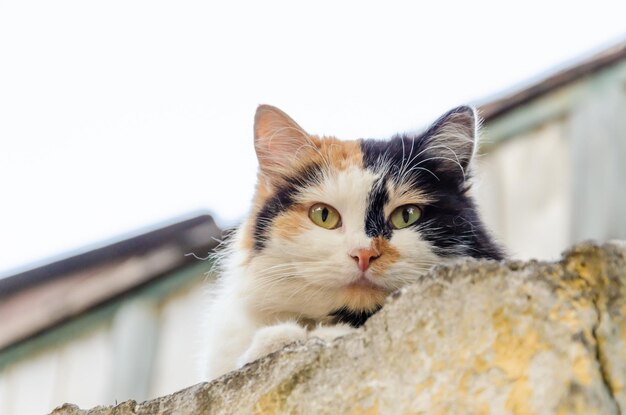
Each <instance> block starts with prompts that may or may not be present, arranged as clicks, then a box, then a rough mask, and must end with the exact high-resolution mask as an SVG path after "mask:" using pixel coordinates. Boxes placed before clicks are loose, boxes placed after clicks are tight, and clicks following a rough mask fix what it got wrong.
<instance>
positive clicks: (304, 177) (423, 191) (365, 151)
mask: <svg viewBox="0 0 626 415" xmlns="http://www.w3.org/2000/svg"><path fill="white" fill-rule="evenodd" d="M477 123H478V121H477V117H476V113H475V111H474V110H473V109H472V108H470V107H465V106H464V107H459V108H455V109H453V110H452V111H449V112H448V113H446V114H445V115H443V116H442V117H441V118H439V119H438V120H437V121H436V122H435V123H434V124H433V125H432V126H430V127H429V128H428V129H427V130H426V131H425V132H424V133H421V134H416V135H397V136H394V137H393V138H391V139H390V140H371V139H366V140H356V141H339V140H337V139H335V138H330V137H317V136H313V135H310V134H308V133H306V132H305V131H304V130H303V129H302V128H301V127H300V126H299V125H298V124H296V122H295V121H293V120H292V119H291V118H290V117H289V116H287V115H286V114H285V113H283V112H282V111H280V110H279V109H277V108H274V107H271V106H267V105H262V106H260V107H259V108H258V109H257V113H256V118H255V125H254V144H255V149H256V154H257V157H258V161H259V177H258V185H257V192H256V196H255V202H254V206H253V209H252V212H251V216H250V218H249V220H248V222H247V223H246V225H245V226H244V228H243V234H242V249H244V250H246V258H247V259H246V263H245V266H246V267H247V268H248V271H249V272H248V273H247V274H248V275H249V278H251V279H252V281H251V288H250V295H251V298H252V297H253V298H255V299H256V300H255V301H256V302H257V303H256V304H255V306H256V307H259V308H264V309H267V310H270V311H274V312H281V311H284V312H293V313H300V314H301V315H303V316H305V317H310V318H321V317H322V316H325V315H328V314H333V313H336V314H337V315H339V316H340V317H341V316H342V315H343V316H344V317H346V319H347V320H348V321H350V322H352V323H354V322H355V321H353V320H354V319H357V320H358V318H359V317H358V316H360V315H367V314H368V313H370V312H371V311H374V310H376V309H377V308H379V307H380V305H381V304H382V302H383V300H384V298H385V297H386V295H387V294H388V293H389V292H391V291H394V290H396V289H398V288H400V287H402V286H404V285H406V284H408V283H410V282H413V281H415V280H416V279H417V278H418V277H419V276H421V275H423V274H424V273H425V272H426V271H427V270H428V269H429V268H430V267H431V266H432V265H434V264H438V263H442V262H444V261H445V260H446V259H449V258H453V257H460V256H471V257H483V258H494V259H500V258H501V257H502V254H501V251H500V250H499V248H498V247H497V246H496V245H495V244H494V243H493V242H492V241H491V239H490V237H489V236H488V234H487V233H486V231H485V229H484V226H483V224H482V222H481V221H480V219H479V216H478V214H477V211H476V207H475V204H474V202H473V200H472V198H471V196H470V194H469V192H468V190H469V187H470V186H469V176H470V166H471V161H472V158H473V156H474V153H475V152H476V146H477V143H476V140H477ZM351 319H352V320H351Z"/></svg>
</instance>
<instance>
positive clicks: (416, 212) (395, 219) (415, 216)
mask: <svg viewBox="0 0 626 415" xmlns="http://www.w3.org/2000/svg"><path fill="white" fill-rule="evenodd" d="M420 216H422V211H421V210H420V208H418V207H417V206H415V205H404V206H400V207H397V208H396V209H395V210H394V211H393V212H391V224H392V225H393V227H394V228H395V229H402V228H406V227H407V226H409V225H413V224H414V223H415V222H417V221H418V220H419V218H420Z"/></svg>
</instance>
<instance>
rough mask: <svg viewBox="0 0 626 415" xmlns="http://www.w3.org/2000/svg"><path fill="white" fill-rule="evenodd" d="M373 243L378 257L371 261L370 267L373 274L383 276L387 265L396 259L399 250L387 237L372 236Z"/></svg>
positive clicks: (393, 262)
mask: <svg viewBox="0 0 626 415" xmlns="http://www.w3.org/2000/svg"><path fill="white" fill-rule="evenodd" d="M373 245H374V249H375V250H376V251H377V252H378V253H379V257H378V258H376V259H375V260H374V261H372V262H371V265H370V269H371V270H372V273H374V275H376V276H383V275H384V274H385V272H387V270H388V269H389V267H390V266H391V265H393V264H395V263H396V262H397V261H398V259H399V258H400V252H399V251H398V250H397V249H396V248H395V247H393V246H392V245H391V243H390V242H389V241H388V240H387V239H385V238H383V237H380V236H379V237H376V238H374V240H373Z"/></svg>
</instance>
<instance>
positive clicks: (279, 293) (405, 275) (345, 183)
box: [204, 167, 441, 379]
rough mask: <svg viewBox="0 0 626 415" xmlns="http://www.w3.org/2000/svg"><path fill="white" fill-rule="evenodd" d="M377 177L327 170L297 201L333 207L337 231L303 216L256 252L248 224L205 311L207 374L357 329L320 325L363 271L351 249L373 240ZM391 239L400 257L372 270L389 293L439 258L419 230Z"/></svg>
mask: <svg viewBox="0 0 626 415" xmlns="http://www.w3.org/2000/svg"><path fill="white" fill-rule="evenodd" d="M377 178H378V176H377V175H375V174H373V173H372V172H370V171H368V170H364V169H361V168H357V167H354V168H349V169H347V170H344V171H341V172H335V173H328V174H327V175H326V176H325V177H324V178H323V179H322V181H321V183H319V184H317V185H313V186H309V187H307V188H306V189H303V191H302V192H301V194H300V196H299V199H298V200H297V203H299V204H303V205H304V206H310V205H312V204H314V203H318V202H322V203H326V204H329V205H331V206H333V207H334V208H335V209H337V211H338V212H339V213H340V215H341V218H342V226H341V227H340V228H338V229H334V230H328V229H324V228H321V227H319V226H316V225H315V224H313V223H312V222H311V221H310V220H309V219H308V217H307V216H306V215H303V217H302V226H304V227H305V229H304V231H302V232H301V233H299V234H298V235H296V236H294V237H293V238H290V239H286V238H279V237H276V236H275V235H273V234H272V233H270V235H269V238H268V240H267V241H266V244H265V247H264V249H263V250H262V251H261V253H255V254H253V255H250V252H248V251H247V250H246V248H244V244H243V235H244V232H245V231H246V229H249V228H248V226H249V223H246V224H244V225H242V227H241V228H240V229H239V230H238V231H237V234H236V236H235V238H234V239H233V242H232V243H231V246H230V248H229V250H228V251H227V253H226V256H225V257H224V258H223V260H222V261H221V274H222V275H221V281H220V286H219V288H218V292H217V295H216V296H215V298H214V300H213V301H212V304H211V307H210V309H209V313H208V317H207V321H208V325H207V328H206V330H205V334H206V336H207V344H206V346H205V347H206V349H205V352H206V355H205V358H206V362H205V369H206V371H205V376H204V377H205V379H212V378H215V377H217V376H219V375H221V374H224V373H226V372H228V371H230V370H233V369H235V368H237V367H241V366H242V365H244V364H246V363H247V362H249V361H251V360H254V359H256V358H258V357H260V356H262V355H264V354H267V353H269V352H271V351H274V350H277V349H279V348H281V347H282V346H284V345H285V344H287V343H290V342H292V341H303V340H305V339H307V338H310V337H319V338H322V339H323V340H325V341H331V340H332V339H334V338H335V337H338V336H342V335H345V334H347V333H349V332H350V331H352V330H354V329H353V328H351V327H349V326H346V325H337V326H333V327H328V326H320V324H324V323H327V322H328V320H329V317H328V316H329V313H331V312H332V311H334V310H336V309H338V308H340V307H342V306H343V305H344V303H345V296H346V288H345V287H346V286H347V285H348V284H349V283H351V282H354V281H356V280H357V279H359V278H360V277H361V273H360V271H359V270H358V267H357V265H356V263H355V261H354V259H353V258H352V257H351V256H350V255H349V253H350V252H351V251H353V250H354V249H358V248H364V247H368V246H370V243H371V238H369V237H368V236H367V235H366V234H365V229H364V227H365V225H364V224H365V213H366V212H365V211H366V205H367V196H368V193H369V191H370V189H371V188H372V186H373V184H374V182H375V181H376V180H377ZM392 195H393V193H392ZM400 202H401V203H400ZM396 203H400V204H404V203H406V201H405V200H399V201H397V202H396V201H394V200H393V196H392V200H390V202H389V206H387V207H386V208H385V210H386V211H388V210H389V209H391V210H393V208H395V207H396V206H399V205H400V204H396ZM272 229H273V228H272ZM390 243H391V244H392V245H393V246H394V247H395V248H396V249H397V250H398V251H399V253H400V255H399V257H400V258H399V260H398V261H397V262H395V263H394V264H393V265H391V267H390V268H389V269H388V270H387V272H385V275H376V274H375V273H374V272H373V271H372V270H371V269H370V270H368V271H367V274H366V275H367V276H368V278H370V279H372V280H374V281H376V282H377V283H379V284H380V285H381V286H383V287H385V288H386V290H387V291H388V292H391V291H393V290H395V289H397V288H400V287H402V286H403V285H405V284H407V283H409V282H411V281H415V280H416V279H417V278H418V277H419V276H420V275H422V274H423V273H424V272H425V271H426V270H427V269H428V268H429V267H430V266H431V265H432V264H434V263H437V262H440V261H441V260H440V258H439V257H437V256H436V255H435V254H434V252H433V250H432V249H431V247H430V245H429V244H428V243H427V242H425V241H423V240H421V238H420V236H419V234H418V233H417V232H415V231H412V230H409V229H403V230H396V231H394V233H393V236H392V238H391V240H390ZM246 258H248V259H249V260H248V261H247V262H246Z"/></svg>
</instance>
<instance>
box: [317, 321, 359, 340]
mask: <svg viewBox="0 0 626 415" xmlns="http://www.w3.org/2000/svg"><path fill="white" fill-rule="evenodd" d="M355 331H356V329H355V328H354V327H352V326H349V325H347V324H334V325H332V326H318V327H316V328H314V329H313V330H311V332H310V333H309V337H317V338H320V339H322V340H324V341H325V342H331V341H333V340H335V339H336V338H338V337H342V336H345V335H346V334H350V333H354V332H355Z"/></svg>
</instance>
